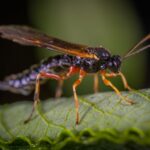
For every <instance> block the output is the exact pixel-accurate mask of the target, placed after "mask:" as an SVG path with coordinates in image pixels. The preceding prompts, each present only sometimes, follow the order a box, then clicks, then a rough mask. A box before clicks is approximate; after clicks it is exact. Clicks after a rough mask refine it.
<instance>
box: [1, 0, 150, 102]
mask: <svg viewBox="0 0 150 150" xmlns="http://www.w3.org/2000/svg"><path fill="white" fill-rule="evenodd" d="M148 7H149V3H148V1H146V0H142V1H137V0H126V1H119V0H112V1H111V2H108V1H107V2H105V1H104V0H93V1H92V0H89V1H87V0H66V1H64V2H63V1H61V0H49V1H48V0H43V1H40V0H21V1H20V0H13V1H10V0H1V4H0V25H4V24H19V25H28V26H32V27H35V28H39V29H40V30H42V31H43V32H45V33H47V34H50V35H52V36H56V37H59V38H61V39H64V40H67V41H71V42H74V43H81V44H87V45H91V46H99V45H101V44H102V45H103V46H104V47H106V48H108V49H110V50H111V52H112V53H115V54H120V55H122V54H124V53H125V52H126V51H127V50H128V49H129V48H131V47H132V46H133V45H134V44H135V43H136V42H138V41H139V40H140V39H141V38H142V37H143V36H144V35H146V34H148V33H149V30H150V22H149V17H150V14H149V8H148ZM0 51H1V53H0V69H1V70H0V80H2V79H3V78H4V77H5V76H7V75H10V74H12V73H18V72H21V71H22V70H24V69H27V68H29V67H30V66H31V65H33V64H35V63H39V62H40V60H41V59H43V58H45V57H49V56H51V55H54V54H53V53H51V52H49V51H47V50H44V49H37V48H35V47H24V46H20V45H18V44H16V43H12V42H10V41H7V40H3V39H0ZM149 56H150V52H149V50H147V51H145V52H143V53H141V54H140V55H137V56H134V57H131V58H129V59H127V61H126V62H124V63H123V66H122V71H123V72H124V73H125V75H126V77H127V80H128V82H129V84H130V85H131V86H132V87H134V88H136V89H141V88H147V87H150V70H149V66H150V61H149V58H150V57H149ZM75 78H77V76H76V77H73V78H72V79H69V80H68V82H67V84H65V85H64V94H63V96H71V95H72V87H71V84H72V83H73V81H74V80H75ZM92 82H93V79H92V77H88V78H87V79H85V81H84V82H83V84H82V86H80V88H79V89H78V93H79V94H90V93H93V90H92V86H89V85H92ZM113 82H115V84H116V85H117V87H119V89H121V90H123V86H122V83H121V80H120V79H114V80H113ZM55 87H56V82H55V81H52V80H50V81H49V83H48V84H46V85H44V86H42V89H41V99H46V98H48V97H53V96H54V92H55ZM85 87H86V88H85ZM100 90H101V91H106V90H110V89H109V88H107V87H105V86H103V85H102V84H100ZM32 99H33V93H32V94H31V95H29V96H27V97H24V96H21V95H16V94H12V93H9V92H2V91H0V103H5V102H12V101H17V100H32Z"/></svg>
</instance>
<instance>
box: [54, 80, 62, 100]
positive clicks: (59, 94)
mask: <svg viewBox="0 0 150 150" xmlns="http://www.w3.org/2000/svg"><path fill="white" fill-rule="evenodd" d="M63 83H64V81H63V80H59V81H58V85H57V88H56V93H55V97H56V98H59V97H61V95H62V86H63Z"/></svg>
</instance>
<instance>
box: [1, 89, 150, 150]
mask: <svg viewBox="0 0 150 150" xmlns="http://www.w3.org/2000/svg"><path fill="white" fill-rule="evenodd" d="M122 94H123V96H127V97H128V98H129V99H132V100H134V101H135V102H136V103H135V104H134V105H127V104H125V103H124V102H123V103H122V102H121V100H120V99H119V98H118V96H117V95H116V94H115V93H114V92H106V93H99V94H93V95H89V96H84V97H79V101H80V124H79V125H75V109H74V100H73V97H71V98H61V99H58V100H54V99H50V100H46V101H42V102H41V105H39V106H40V107H37V109H36V112H35V114H34V117H33V119H32V120H31V121H30V122H29V123H28V124H24V123H23V122H24V120H25V119H26V118H27V117H28V115H29V114H30V112H31V108H32V103H31V102H27V101H25V102H16V103H13V104H8V105H3V106H1V107H0V148H2V149H13V148H14V149H29V148H31V149H40V148H42V149H50V148H51V149H57V150H59V149H83V148H86V149H92V150H93V149H103V148H105V149H111V150H112V149H115V150H116V149H118V150H119V149H123V148H127V149H136V150H137V149H148V148H150V89H148V90H141V91H133V92H122Z"/></svg>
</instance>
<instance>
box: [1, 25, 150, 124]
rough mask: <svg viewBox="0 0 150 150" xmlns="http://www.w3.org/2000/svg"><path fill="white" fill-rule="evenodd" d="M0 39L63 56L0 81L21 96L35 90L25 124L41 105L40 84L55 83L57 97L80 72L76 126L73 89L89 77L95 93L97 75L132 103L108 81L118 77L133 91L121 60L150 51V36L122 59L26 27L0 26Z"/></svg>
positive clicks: (123, 98) (101, 50)
mask: <svg viewBox="0 0 150 150" xmlns="http://www.w3.org/2000/svg"><path fill="white" fill-rule="evenodd" d="M0 37H2V38H5V39H8V40H11V41H13V42H16V43H19V44H22V45H26V46H36V47H41V48H46V49H48V50H50V51H51V50H55V51H58V52H61V53H64V54H62V55H56V56H54V57H49V58H48V59H46V60H43V61H42V62H41V63H40V64H39V65H34V66H32V67H31V68H30V69H28V70H25V71H23V72H22V73H19V74H16V75H10V76H8V77H6V78H5V79H4V80H3V81H1V82H0V90H7V91H10V92H14V93H18V94H22V95H28V94H30V93H31V92H32V91H33V90H34V89H35V93H34V103H33V108H32V111H31V113H30V115H29V117H28V118H27V119H26V121H25V123H27V122H28V121H29V120H31V118H32V115H33V112H34V110H35V108H36V105H37V104H38V102H40V98H39V94H40V83H42V82H43V81H45V80H46V79H49V78H50V79H55V80H58V81H59V88H58V89H59V90H58V92H56V93H57V94H56V95H57V96H60V93H61V92H60V91H61V90H60V89H61V86H62V83H63V81H64V80H66V79H68V78H69V77H71V76H72V75H74V74H76V73H79V77H78V79H77V80H76V81H75V82H74V83H73V86H72V89H73V94H74V101H75V109H76V124H79V120H80V119H79V100H78V96H77V92H76V90H77V87H78V86H79V85H80V84H81V82H82V80H83V79H84V78H85V76H86V75H88V74H93V75H94V89H95V91H97V90H98V74H100V76H101V78H102V81H103V82H104V84H105V85H106V86H109V87H111V88H112V89H113V90H114V91H115V92H116V94H117V95H118V96H119V97H120V98H121V99H122V100H125V101H126V102H127V103H129V104H133V103H134V102H133V101H132V100H129V99H127V98H126V97H123V96H122V95H121V93H120V91H119V90H118V89H117V87H115V86H114V85H113V84H112V83H111V81H110V80H109V79H108V78H110V77H116V76H120V77H121V79H122V82H123V84H124V87H125V88H126V89H128V90H132V88H131V87H130V86H129V85H128V83H127V80H126V78H125V76H124V75H123V73H122V72H121V71H120V67H121V64H122V61H123V60H125V59H126V58H128V57H129V56H132V55H135V54H137V53H139V52H142V51H143V50H145V49H148V48H150V44H145V43H146V42H147V41H148V40H149V39H150V34H148V35H147V36H146V37H144V38H143V39H142V40H141V41H140V42H138V43H137V44H136V45H135V46H134V47H132V48H131V49H130V50H129V51H128V52H127V53H126V54H125V55H124V56H122V57H121V56H119V55H111V53H110V52H109V51H108V50H107V49H105V48H104V47H102V46H100V47H89V46H86V45H80V44H73V43H69V42H66V41H63V40H60V39H58V38H55V37H51V36H48V35H46V34H44V33H41V32H39V31H37V30H35V29H33V28H30V27H27V26H15V25H7V26H0Z"/></svg>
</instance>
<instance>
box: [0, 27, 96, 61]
mask: <svg viewBox="0 0 150 150" xmlns="http://www.w3.org/2000/svg"><path fill="white" fill-rule="evenodd" d="M0 36H1V37H2V38H5V39H9V40H12V41H14V42H17V43H19V44H22V45H31V46H37V47H42V48H46V49H49V50H55V51H58V52H61V53H66V54H70V55H76V56H80V57H86V58H96V56H95V55H94V54H90V53H89V52H88V51H87V50H86V48H87V46H85V45H80V44H73V43H69V42H66V41H63V40H60V39H57V38H54V37H51V36H48V35H46V34H43V33H41V32H39V31H37V30H35V29H32V28H30V27H27V26H14V25H8V26H0Z"/></svg>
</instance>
